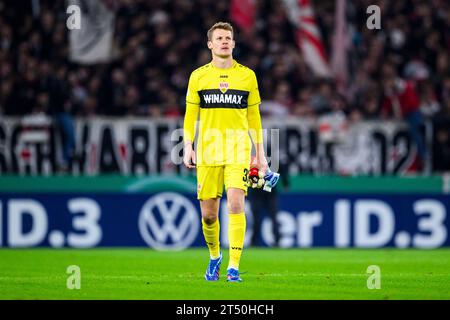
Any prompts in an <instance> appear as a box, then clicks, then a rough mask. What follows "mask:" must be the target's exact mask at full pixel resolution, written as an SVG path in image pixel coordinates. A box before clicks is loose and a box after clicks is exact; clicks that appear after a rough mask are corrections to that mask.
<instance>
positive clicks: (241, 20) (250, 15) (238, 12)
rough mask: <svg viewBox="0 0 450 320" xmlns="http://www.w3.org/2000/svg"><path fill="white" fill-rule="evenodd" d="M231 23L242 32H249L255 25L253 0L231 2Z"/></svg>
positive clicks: (233, 0)
mask: <svg viewBox="0 0 450 320" xmlns="http://www.w3.org/2000/svg"><path fill="white" fill-rule="evenodd" d="M230 18H231V21H233V22H234V23H236V24H237V25H238V26H239V28H241V29H242V30H244V31H251V30H252V29H253V26H254V25H255V0H232V1H231V8H230Z"/></svg>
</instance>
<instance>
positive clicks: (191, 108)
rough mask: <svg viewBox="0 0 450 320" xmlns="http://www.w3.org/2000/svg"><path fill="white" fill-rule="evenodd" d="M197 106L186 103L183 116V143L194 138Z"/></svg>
mask: <svg viewBox="0 0 450 320" xmlns="http://www.w3.org/2000/svg"><path fill="white" fill-rule="evenodd" d="M199 109H200V108H199V106H198V105H195V104H191V103H189V102H187V103H186V114H185V116H184V126H183V136H184V141H185V142H186V141H191V142H193V141H194V138H195V122H196V121H197V117H198V112H199Z"/></svg>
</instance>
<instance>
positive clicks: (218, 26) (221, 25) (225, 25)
mask: <svg viewBox="0 0 450 320" xmlns="http://www.w3.org/2000/svg"><path fill="white" fill-rule="evenodd" d="M216 29H223V30H228V31H231V37H233V35H234V32H233V26H232V25H231V24H230V23H228V22H217V23H215V24H214V25H213V26H212V27H211V28H209V30H208V33H207V34H206V35H207V36H208V41H211V40H212V34H213V32H214V30H216Z"/></svg>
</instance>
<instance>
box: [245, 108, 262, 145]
mask: <svg viewBox="0 0 450 320" xmlns="http://www.w3.org/2000/svg"><path fill="white" fill-rule="evenodd" d="M247 120H248V128H249V132H250V137H251V138H252V140H253V142H254V143H262V142H263V134H262V124H261V116H260V114H259V105H258V104H256V105H253V106H251V107H248V110H247Z"/></svg>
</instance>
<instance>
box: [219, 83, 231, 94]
mask: <svg viewBox="0 0 450 320" xmlns="http://www.w3.org/2000/svg"><path fill="white" fill-rule="evenodd" d="M228 87H229V85H228V82H221V83H219V89H220V91H221V92H222V93H225V92H227V90H228Z"/></svg>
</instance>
